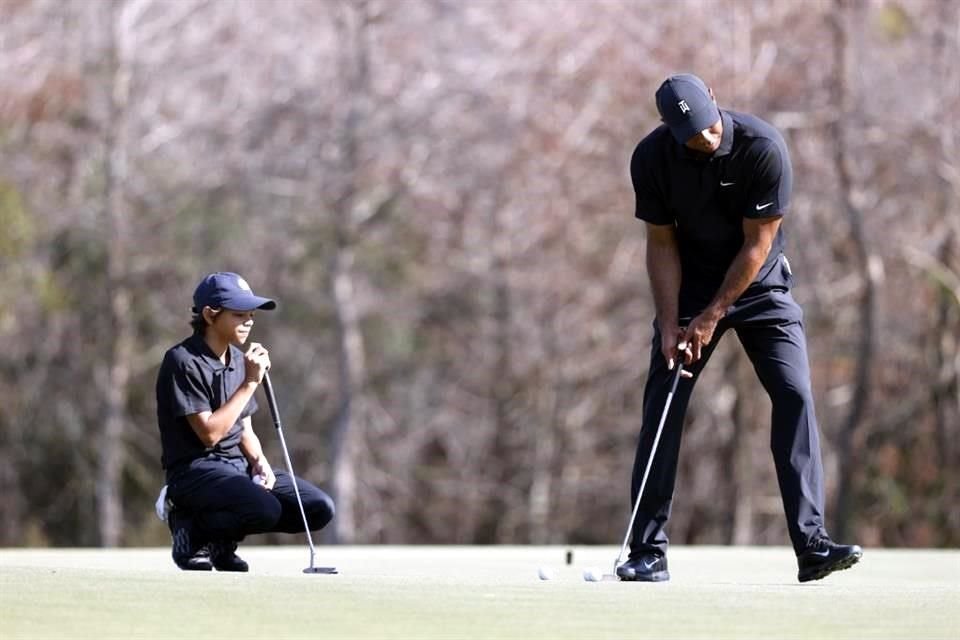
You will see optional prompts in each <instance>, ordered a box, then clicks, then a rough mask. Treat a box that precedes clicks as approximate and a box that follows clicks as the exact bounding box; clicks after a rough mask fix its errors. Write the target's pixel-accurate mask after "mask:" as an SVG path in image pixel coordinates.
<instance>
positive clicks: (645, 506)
mask: <svg viewBox="0 0 960 640" xmlns="http://www.w3.org/2000/svg"><path fill="white" fill-rule="evenodd" d="M723 332H724V327H723V325H722V324H721V325H720V326H718V327H717V331H716V333H715V335H714V339H713V341H712V342H711V343H710V345H709V346H708V347H706V348H705V349H704V350H703V352H702V354H701V355H702V357H701V359H700V360H699V361H698V362H695V363H693V364H691V365H690V366H689V367H688V368H687V369H688V370H689V371H690V372H691V373H692V374H693V378H681V379H680V382H679V384H678V385H677V390H676V393H675V394H674V397H673V402H672V404H671V406H670V411H669V413H668V414H667V420H666V422H665V423H664V426H663V433H662V434H661V435H660V442H659V443H658V445H657V451H656V457H655V459H654V461H653V464H652V465H651V467H650V475H649V477H648V478H647V484H646V486H645V487H644V490H643V497H642V498H641V500H640V507H639V509H638V510H637V518H636V520H635V521H634V527H633V537H632V538H631V541H630V558H631V560H637V559H640V558H643V557H646V556H649V555H650V554H653V555H656V556H659V557H663V556H665V555H666V553H667V544H668V542H669V540H668V538H667V534H666V525H667V520H668V519H669V518H670V508H671V505H672V502H673V488H674V481H675V480H676V475H677V461H678V458H679V455H680V440H681V435H682V431H683V418H684V415H685V414H686V411H687V404H688V403H689V401H690V394H691V393H692V392H693V387H694V384H695V382H696V380H697V379H698V377H699V374H700V372H701V371H702V370H703V367H704V366H705V365H706V363H707V361H708V360H709V359H710V356H711V354H712V353H713V351H714V349H716V346H717V343H718V342H719V341H720V337H721V336H722V335H723ZM673 375H674V372H673V371H671V370H669V369H667V363H666V360H665V359H664V357H663V354H662V353H661V351H660V332H659V330H657V329H656V328H655V329H654V337H653V344H652V345H651V347H650V372H649V374H648V375H647V383H646V386H645V388H644V392H643V426H642V427H641V430H640V439H639V441H638V443H637V452H636V456H635V458H634V462H633V475H632V480H631V486H630V506H631V508H632V507H633V505H634V504H635V503H636V499H637V494H638V493H639V491H640V483H641V481H642V480H643V473H644V470H645V469H646V467H647V462H648V461H649V459H650V450H651V449H652V447H653V440H654V438H655V437H656V432H657V427H658V426H659V424H660V418H661V416H662V415H663V409H664V405H665V404H666V400H667V394H668V393H669V392H670V388H671V386H672V384H673Z"/></svg>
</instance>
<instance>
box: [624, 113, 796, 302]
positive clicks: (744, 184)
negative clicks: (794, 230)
mask: <svg viewBox="0 0 960 640" xmlns="http://www.w3.org/2000/svg"><path fill="white" fill-rule="evenodd" d="M720 117H721V119H722V120H723V135H722V137H721V142H720V147H719V148H718V149H717V151H716V152H714V154H713V155H712V156H705V155H704V154H698V153H697V152H695V151H693V150H691V149H688V148H687V147H685V146H683V145H681V144H678V143H677V141H676V140H675V139H674V138H673V136H671V135H670V130H669V129H668V128H667V127H666V125H661V126H660V127H658V128H657V129H655V130H654V131H652V132H651V133H650V134H649V135H648V136H647V137H645V138H644V139H643V140H641V141H640V144H638V145H637V148H636V150H635V151H634V152H633V158H632V160H631V162H630V175H631V178H632V179H633V188H634V191H635V193H636V198H637V200H636V202H637V208H636V216H637V217H638V218H640V219H641V220H644V221H646V222H649V223H650V224H656V225H669V224H672V225H676V229H677V244H678V247H679V251H680V263H681V271H682V279H681V286H680V302H681V305H680V306H681V315H685V314H693V313H697V312H699V311H700V310H702V309H703V307H705V306H706V305H707V304H709V303H710V302H711V300H712V299H713V297H714V296H715V295H716V293H717V291H718V290H719V288H720V285H721V284H722V282H723V278H724V276H725V275H726V273H727V269H729V267H730V264H731V263H732V262H733V259H734V257H735V256H736V255H737V253H738V252H739V251H740V248H741V247H742V246H743V220H744V218H767V217H770V216H782V215H784V214H785V213H786V212H787V207H788V205H789V202H790V192H791V189H792V186H793V170H792V168H791V166H790V156H789V153H788V152H787V146H786V143H785V142H784V141H783V137H782V136H781V135H780V133H779V132H778V131H777V130H776V129H774V128H773V126H771V125H770V124H768V123H766V122H764V121H763V120H761V119H760V118H757V117H755V116H752V115H749V114H745V113H737V112H736V111H727V110H721V112H720ZM783 248H784V238H783V230H782V229H780V230H778V231H777V235H776V238H775V239H774V241H773V245H772V246H771V248H770V254H769V255H768V256H767V259H766V262H765V263H764V265H763V267H761V269H760V272H759V274H758V276H757V279H756V280H755V281H754V282H753V283H752V284H751V285H750V288H748V289H747V291H746V292H744V295H745V296H746V295H751V294H753V293H756V292H758V291H760V290H763V289H765V288H768V287H769V286H781V287H782V286H784V281H783V278H776V280H777V282H776V283H775V284H774V283H772V282H769V281H768V280H769V279H768V275H770V274H771V273H772V272H774V271H776V270H775V269H774V267H775V266H776V264H777V262H778V260H779V256H780V254H781V253H782V252H783Z"/></svg>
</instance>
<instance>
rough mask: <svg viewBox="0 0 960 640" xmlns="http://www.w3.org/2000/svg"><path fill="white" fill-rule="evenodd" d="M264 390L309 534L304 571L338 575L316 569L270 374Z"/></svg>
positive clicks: (334, 569) (265, 377)
mask: <svg viewBox="0 0 960 640" xmlns="http://www.w3.org/2000/svg"><path fill="white" fill-rule="evenodd" d="M263 390H264V392H265V393H266V394H267V404H269V405H270V415H271V416H272V417H273V425H274V426H275V427H276V428H277V435H279V436H280V448H281V449H283V459H284V462H286V464H287V473H289V474H290V479H291V481H292V482H293V492H294V493H295V494H296V496H297V504H298V505H299V506H300V515H301V516H303V530H304V532H305V533H306V534H307V544H309V545H310V566H309V567H307V568H306V569H304V570H303V572H304V573H327V574H332V573H338V572H337V568H336V567H315V566H313V558H314V555H315V554H316V549H314V547H313V537H312V536H311V535H310V524H309V523H308V522H307V513H306V511H304V510H303V500H301V499H300V489H299V488H298V487H297V476H296V475H294V473H293V464H291V462H290V453H289V452H288V451H287V443H286V441H285V440H284V439H283V426H282V425H281V424H280V412H279V411H278V410H277V399H276V398H275V397H274V395H273V385H271V384H270V374H269V373H268V372H267V373H264V374H263Z"/></svg>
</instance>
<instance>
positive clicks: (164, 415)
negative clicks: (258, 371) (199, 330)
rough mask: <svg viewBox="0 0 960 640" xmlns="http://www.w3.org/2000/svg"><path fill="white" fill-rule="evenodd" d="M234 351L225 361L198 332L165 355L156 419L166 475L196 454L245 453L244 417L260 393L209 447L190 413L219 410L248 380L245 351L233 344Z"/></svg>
mask: <svg viewBox="0 0 960 640" xmlns="http://www.w3.org/2000/svg"><path fill="white" fill-rule="evenodd" d="M229 354H230V355H229V358H228V360H227V361H228V364H227V365H224V364H223V363H222V362H220V360H219V358H217V357H216V356H215V355H214V354H213V352H212V351H210V348H209V347H208V346H207V343H206V342H204V340H203V338H202V337H201V336H199V335H196V334H194V335H193V336H191V337H189V338H187V339H186V340H184V341H183V342H181V343H180V344H178V345H177V346H175V347H173V348H172V349H170V350H169V351H167V353H166V354H165V355H164V357H163V364H161V365H160V372H159V374H158V375H157V422H158V424H159V426H160V442H161V444H162V445H163V455H162V457H161V463H162V464H163V468H164V469H166V470H167V477H169V476H170V475H171V473H173V472H174V471H176V470H177V469H180V468H183V467H185V466H186V465H188V464H189V463H190V462H191V461H193V460H196V459H197V458H207V457H211V456H213V457H220V458H242V457H243V452H242V451H240V438H241V436H242V435H243V425H242V424H241V420H243V418H245V417H247V416H249V415H252V414H253V413H255V412H256V410H257V401H256V400H255V399H253V398H251V399H250V402H248V403H247V406H246V407H244V408H243V411H241V412H240V417H239V418H237V421H236V423H234V425H233V426H232V427H230V430H229V431H228V432H227V434H226V435H225V436H224V437H223V438H222V439H221V440H220V441H219V442H218V443H216V444H215V445H213V446H212V447H210V448H207V447H205V446H204V445H203V443H202V442H201V441H200V438H198V437H197V434H196V433H195V432H194V430H193V428H192V427H191V426H190V423H189V422H187V419H186V416H188V415H190V414H194V413H200V412H201V411H211V412H213V411H216V410H217V409H219V408H220V407H221V406H222V405H223V404H224V403H225V402H227V400H229V399H230V398H231V397H232V396H233V394H234V393H235V392H236V390H237V389H238V388H239V387H240V385H241V384H243V381H244V379H245V377H246V368H245V367H244V364H243V352H241V351H240V349H238V348H237V347H235V346H233V345H230V347H229Z"/></svg>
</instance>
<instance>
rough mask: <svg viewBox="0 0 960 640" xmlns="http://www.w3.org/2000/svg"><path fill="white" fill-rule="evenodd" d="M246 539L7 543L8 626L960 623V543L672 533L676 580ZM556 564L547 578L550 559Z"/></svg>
mask: <svg viewBox="0 0 960 640" xmlns="http://www.w3.org/2000/svg"><path fill="white" fill-rule="evenodd" d="M564 552H565V548H564V547H388V546H371V547H321V548H319V549H318V562H317V564H335V565H337V566H338V567H339V569H340V571H341V574H340V575H336V576H324V575H304V574H303V573H302V569H303V568H304V567H305V566H306V565H307V564H308V562H309V552H308V550H307V548H306V545H304V546H294V547H241V555H242V556H243V557H244V558H245V559H246V560H248V561H249V562H250V565H251V572H250V573H248V574H224V573H216V572H214V573H186V572H181V571H179V570H177V569H176V568H175V567H174V566H173V564H172V562H171V561H170V556H169V551H168V550H167V549H129V550H116V551H104V550H0V620H2V623H0V638H3V640H12V639H14V638H58V639H59V638H164V639H169V638H230V639H231V640H237V639H241V638H254V639H257V638H268V639H274V638H418V639H419V638H522V639H524V640H539V639H541V638H545V639H551V640H552V639H554V638H657V639H665V638H714V639H715V638H764V639H768V638H818V639H820V638H910V639H914V638H916V639H923V638H951V639H956V638H960V612H958V611H960V604H958V603H960V551H916V550H910V551H907V550H904V551H894V550H879V549H878V550H875V549H867V550H866V551H865V554H864V558H863V560H861V561H860V564H858V565H857V566H855V567H853V568H852V569H849V570H847V571H843V572H840V573H835V574H833V575H831V576H829V577H827V578H826V579H825V580H821V581H818V582H813V583H807V584H803V585H801V584H799V583H798V582H797V581H796V563H795V560H794V558H793V555H792V552H791V551H790V550H789V549H786V548H772V547H759V548H757V547H741V548H737V547H676V546H675V547H672V548H671V551H670V572H671V575H672V580H671V581H670V582H669V583H661V584H639V583H618V582H600V583H588V582H584V581H583V579H582V571H583V569H584V568H585V567H588V566H595V567H598V568H599V569H601V570H602V571H603V572H605V573H609V572H610V571H611V569H612V562H613V558H615V557H616V554H617V549H616V548H613V547H575V548H574V558H573V564H572V565H571V566H565V565H564ZM541 566H543V567H549V568H551V569H553V571H554V576H555V577H554V578H553V579H552V580H549V581H541V580H539V579H538V577H537V569H538V567H541Z"/></svg>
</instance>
